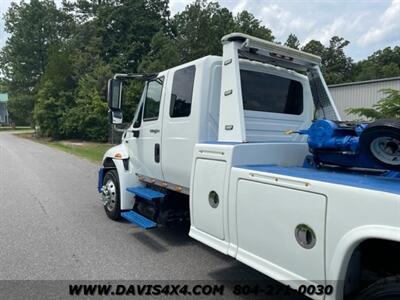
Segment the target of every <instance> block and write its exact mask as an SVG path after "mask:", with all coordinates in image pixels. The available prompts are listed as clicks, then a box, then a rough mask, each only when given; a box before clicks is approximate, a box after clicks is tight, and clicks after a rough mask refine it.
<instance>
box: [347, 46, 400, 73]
mask: <svg viewBox="0 0 400 300" xmlns="http://www.w3.org/2000/svg"><path fill="white" fill-rule="evenodd" d="M395 76H400V47H399V46H396V47H394V48H393V49H392V48H391V47H387V48H385V49H383V50H379V51H376V52H375V53H373V54H372V55H371V56H369V57H368V59H366V60H362V61H360V62H358V63H356V64H355V65H354V68H353V80H354V81H360V80H370V79H376V78H387V77H395Z"/></svg>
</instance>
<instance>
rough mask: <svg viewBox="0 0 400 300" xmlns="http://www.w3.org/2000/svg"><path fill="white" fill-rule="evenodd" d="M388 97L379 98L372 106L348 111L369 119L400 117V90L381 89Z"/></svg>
mask: <svg viewBox="0 0 400 300" xmlns="http://www.w3.org/2000/svg"><path fill="white" fill-rule="evenodd" d="M381 91H382V92H383V94H384V95H386V97H384V98H383V99H381V100H379V101H378V103H376V104H375V105H373V107H372V108H350V109H348V110H347V111H346V112H347V113H348V114H355V115H357V116H359V117H364V118H367V119H371V120H375V119H400V91H398V90H393V89H383V90H381Z"/></svg>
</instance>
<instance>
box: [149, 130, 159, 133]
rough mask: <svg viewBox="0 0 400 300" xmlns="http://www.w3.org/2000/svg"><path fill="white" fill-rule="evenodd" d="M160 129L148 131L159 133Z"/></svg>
mask: <svg viewBox="0 0 400 300" xmlns="http://www.w3.org/2000/svg"><path fill="white" fill-rule="evenodd" d="M159 132H160V130H159V129H150V133H159Z"/></svg>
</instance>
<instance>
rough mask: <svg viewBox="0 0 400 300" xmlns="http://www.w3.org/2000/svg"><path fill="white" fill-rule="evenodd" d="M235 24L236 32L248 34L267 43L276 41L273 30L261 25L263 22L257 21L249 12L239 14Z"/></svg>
mask: <svg viewBox="0 0 400 300" xmlns="http://www.w3.org/2000/svg"><path fill="white" fill-rule="evenodd" d="M234 22H235V26H234V31H237V32H242V33H246V34H249V35H252V36H255V37H258V38H261V39H264V40H267V41H273V40H274V39H275V37H274V36H273V35H272V31H271V29H269V28H267V27H265V26H264V25H261V21H260V20H258V19H256V18H255V17H254V15H253V14H251V13H249V12H248V11H247V10H244V11H242V12H240V13H238V14H237V16H236V17H235V18H234Z"/></svg>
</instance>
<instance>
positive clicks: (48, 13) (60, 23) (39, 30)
mask: <svg viewBox="0 0 400 300" xmlns="http://www.w3.org/2000/svg"><path fill="white" fill-rule="evenodd" d="M72 27H73V24H72V23H71V18H70V17H68V15H66V14H65V13H63V12H62V11H60V10H58V9H57V7H56V5H55V4H54V2H53V1H52V0H41V1H39V0H31V1H30V3H25V2H23V1H22V2H21V3H20V4H17V3H15V2H12V4H11V6H10V8H9V9H8V11H7V13H6V14H5V30H6V31H7V32H8V33H9V34H10V37H9V38H8V39H7V41H6V45H5V46H4V48H3V49H2V50H1V53H0V68H1V69H2V73H3V74H4V76H5V77H6V78H7V80H8V92H9V95H10V103H9V108H10V115H11V118H12V119H13V120H14V121H16V122H17V123H29V122H31V120H32V118H31V113H32V110H33V106H34V102H35V98H36V97H35V95H36V92H37V84H38V83H39V81H40V78H41V76H42V74H43V72H44V70H45V67H46V64H47V58H48V51H49V49H51V48H52V47H53V46H55V45H58V44H60V43H62V42H63V41H64V40H65V39H66V38H67V37H68V36H69V34H70V32H71V28H72ZM14 102H15V103H14Z"/></svg>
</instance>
